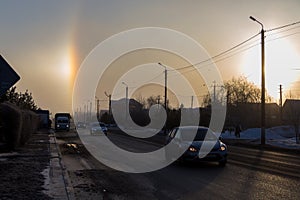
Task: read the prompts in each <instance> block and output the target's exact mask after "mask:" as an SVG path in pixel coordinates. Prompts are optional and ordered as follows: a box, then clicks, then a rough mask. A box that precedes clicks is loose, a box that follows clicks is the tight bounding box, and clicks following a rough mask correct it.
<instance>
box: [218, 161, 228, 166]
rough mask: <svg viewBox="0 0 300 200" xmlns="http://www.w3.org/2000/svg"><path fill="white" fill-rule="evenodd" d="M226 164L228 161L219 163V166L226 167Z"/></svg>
mask: <svg viewBox="0 0 300 200" xmlns="http://www.w3.org/2000/svg"><path fill="white" fill-rule="evenodd" d="M226 163H227V160H223V161H220V162H219V166H220V167H225V166H226Z"/></svg>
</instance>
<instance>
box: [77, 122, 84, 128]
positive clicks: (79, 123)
mask: <svg viewBox="0 0 300 200" xmlns="http://www.w3.org/2000/svg"><path fill="white" fill-rule="evenodd" d="M76 127H77V128H86V123H84V122H78V123H77V125H76Z"/></svg>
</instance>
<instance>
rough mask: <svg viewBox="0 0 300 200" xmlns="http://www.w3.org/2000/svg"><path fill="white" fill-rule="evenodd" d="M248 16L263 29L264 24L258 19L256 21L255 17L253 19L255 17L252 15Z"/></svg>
mask: <svg viewBox="0 0 300 200" xmlns="http://www.w3.org/2000/svg"><path fill="white" fill-rule="evenodd" d="M249 18H250V19H251V20H253V21H255V22H257V23H259V24H260V25H261V29H262V30H264V25H263V24H262V23H261V22H260V21H258V20H257V19H255V18H254V17H252V16H250V17H249Z"/></svg>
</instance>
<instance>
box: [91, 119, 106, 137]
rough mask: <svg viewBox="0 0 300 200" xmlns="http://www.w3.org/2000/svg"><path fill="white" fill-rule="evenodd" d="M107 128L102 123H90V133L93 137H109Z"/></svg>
mask: <svg viewBox="0 0 300 200" xmlns="http://www.w3.org/2000/svg"><path fill="white" fill-rule="evenodd" d="M107 132H108V130H107V127H106V125H105V124H104V123H102V122H92V123H90V133H91V135H99V134H100V135H101V134H104V135H107Z"/></svg>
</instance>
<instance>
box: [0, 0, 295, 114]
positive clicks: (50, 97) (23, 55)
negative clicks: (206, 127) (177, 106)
mask: <svg viewBox="0 0 300 200" xmlns="http://www.w3.org/2000/svg"><path fill="white" fill-rule="evenodd" d="M299 10H300V1H298V0H287V1H282V0H264V1H258V0H254V1H246V0H239V1H238V0H235V1H234V0H227V1H222V0H219V1H218V0H213V1H208V0H207V1H206V0H203V1H193V0H188V1H179V0H165V1H158V0H151V1H146V0H139V1H138V0H128V1H122V0H111V1H103V0H102V1H101V0H100V1H96V0H87V1H79V0H77V1H76V0H62V1H58V0H54V1H46V0H41V1H36V0H24V1H17V0H11V1H4V0H2V1H0V25H1V34H0V54H1V55H2V56H3V57H4V58H5V59H6V60H7V62H8V63H9V64H10V65H11V66H12V67H13V68H14V70H15V71H16V72H17V73H18V74H19V75H20V76H21V80H20V81H19V82H18V83H17V84H16V86H17V89H18V90H19V91H21V92H22V91H25V90H26V89H28V90H29V91H30V92H32V95H33V97H34V99H35V101H36V103H37V105H38V106H39V107H41V108H42V109H49V110H50V111H51V112H52V113H56V112H71V111H72V93H73V86H74V81H75V80H76V75H77V72H78V71H79V68H80V66H81V65H82V63H83V61H84V60H85V58H86V57H87V56H88V55H89V53H90V52H91V51H92V50H93V49H94V48H95V47H96V46H97V45H98V44H99V43H101V42H103V41H104V40H106V39H107V38H109V37H111V36H113V35H115V34H118V33H120V32H123V31H127V30H130V29H134V28H143V27H161V28H168V29H172V30H175V31H179V32H181V33H183V34H186V35H187V36H189V37H191V38H192V39H194V40H195V41H197V42H198V43H199V44H201V45H202V47H203V48H204V49H205V50H206V51H207V52H208V53H209V55H211V56H214V55H217V54H219V53H220V52H223V51H225V50H227V49H230V48H231V47H233V46H235V45H237V44H239V43H240V42H242V41H244V40H246V39H248V38H250V37H251V36H253V35H255V34H258V33H259V32H260V30H261V26H260V25H259V24H257V23H256V22H254V21H251V20H250V19H249V16H250V15H252V16H254V17H255V18H257V19H258V20H259V21H261V22H262V23H263V24H264V28H265V29H266V30H269V29H272V28H275V27H280V26H282V25H286V24H290V23H294V22H298V21H300V12H299ZM299 33H300V27H299V24H298V26H297V25H294V26H290V27H288V28H285V29H280V30H277V31H270V32H267V33H266V50H265V51H266V89H267V91H268V93H269V94H270V95H271V96H272V97H273V98H274V101H275V102H278V98H279V94H278V93H279V85H280V84H282V85H283V90H284V94H285V95H284V97H294V98H295V97H296V96H295V95H296V93H297V88H298V85H297V84H299V83H298V82H297V81H300V70H299V69H300V34H299ZM259 39H260V38H259V36H257V37H255V38H254V39H253V40H251V41H250V43H249V45H248V46H246V47H248V49H246V48H244V49H241V51H238V52H235V53H234V54H233V55H227V56H225V57H224V59H221V60H220V61H218V62H217V63H216V65H217V67H218V69H219V71H220V73H221V76H222V78H223V80H225V81H226V80H229V79H231V78H232V77H237V76H240V75H244V76H246V77H247V78H248V80H250V81H253V82H254V83H255V84H257V85H258V86H260V80H261V78H260V76H261V75H260V70H261V65H260V62H261V61H260V41H259ZM251 45H252V46H251ZM146 53H149V52H146ZM156 54H157V52H155V53H153V54H151V53H150V54H148V56H149V55H153V57H152V59H148V58H145V52H144V54H143V55H144V57H143V59H141V58H138V56H139V53H137V54H136V55H135V57H134V59H141V60H143V62H144V63H143V62H141V63H143V64H147V63H146V61H149V62H152V65H149V66H148V68H151V69H152V68H153V70H152V72H149V73H146V74H147V76H146V78H144V79H143V78H142V79H143V80H149V79H152V77H153V78H155V76H157V78H158V79H159V80H160V81H161V83H162V84H163V81H164V76H163V69H161V73H160V72H159V70H160V69H159V67H157V66H154V65H153V63H155V62H157V61H159V60H156V59H153V58H155V55H156ZM158 54H159V55H160V56H159V59H161V60H162V61H164V62H165V63H167V64H168V65H176V66H175V67H174V66H173V68H180V67H182V66H185V64H186V63H184V62H182V61H180V60H179V61H178V62H175V60H176V59H177V58H176V56H175V57H174V56H170V55H169V54H168V55H165V54H164V53H161V52H160V53H158ZM164 55H165V57H163V56H164ZM129 56H130V55H129ZM121 60H122V58H121ZM125 60H126V59H125ZM128 60H129V58H127V61H124V62H127V63H132V62H129V61H128ZM199 61H201V60H200V59H199ZM117 62H119V65H120V66H119V68H120V67H121V65H122V63H121V62H120V61H116V63H117ZM141 63H139V64H141ZM115 68H116V71H115V72H111V73H110V76H111V77H113V76H114V73H115V74H117V71H118V66H116V67H115ZM150 71H151V70H150ZM170 73H171V72H170ZM170 76H171V74H170ZM117 77H119V75H118V76H117ZM120 77H121V76H120ZM171 77H172V76H171ZM109 78H110V77H109ZM140 78H141V77H140ZM188 78H189V77H188ZM118 81H119V83H121V82H122V80H118ZM140 81H141V80H140V79H137V80H131V81H127V82H126V84H127V85H128V87H129V90H132V88H134V86H135V85H137V84H138V82H140ZM169 81H170V84H172V78H170V79H169ZM200 85H201V84H200ZM120 87H121V86H120ZM207 87H208V88H211V86H207ZM144 88H147V93H146V92H144V93H142V95H143V96H147V95H151V94H155V95H163V90H161V91H157V89H153V88H152V89H151V86H149V87H144ZM208 90H209V89H208ZM201 91H202V90H201ZM201 91H199V92H197V95H199V101H201V99H200V96H201V95H203V93H202V92H201ZM104 92H107V93H113V91H112V90H111V88H110V87H109V86H106V85H101V84H100V85H99V87H98V90H97V93H96V94H95V96H97V98H98V99H100V100H101V101H102V103H101V106H102V107H101V108H107V105H108V104H107V102H106V101H105V100H107V97H106V96H105V95H104ZM131 92H132V91H131ZM160 92H161V93H160ZM298 92H300V91H298ZM114 93H115V94H116V95H115V98H116V99H117V98H122V97H123V98H124V97H125V91H124V84H123V91H122V90H121V89H119V91H115V92H114ZM117 94H119V95H117ZM180 94H182V96H185V97H186V102H183V103H184V104H185V105H186V106H189V105H190V101H191V95H190V94H187V93H185V92H184V89H182V93H180ZM136 95H141V93H140V92H139V91H138V92H136ZM86 101H87V103H88V102H94V99H87V100H86Z"/></svg>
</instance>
